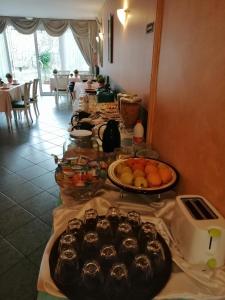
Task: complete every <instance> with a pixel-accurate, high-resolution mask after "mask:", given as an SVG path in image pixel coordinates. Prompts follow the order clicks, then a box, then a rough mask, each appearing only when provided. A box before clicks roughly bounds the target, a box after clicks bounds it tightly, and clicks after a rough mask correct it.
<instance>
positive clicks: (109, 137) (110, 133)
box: [98, 120, 121, 152]
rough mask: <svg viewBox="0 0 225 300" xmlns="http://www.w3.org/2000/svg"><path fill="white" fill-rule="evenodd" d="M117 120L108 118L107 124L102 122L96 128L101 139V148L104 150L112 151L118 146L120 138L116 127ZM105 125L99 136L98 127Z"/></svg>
mask: <svg viewBox="0 0 225 300" xmlns="http://www.w3.org/2000/svg"><path fill="white" fill-rule="evenodd" d="M118 125H119V122H118V121H116V120H109V121H108V122H107V124H102V125H101V126H100V127H99V128H98V137H99V138H100V140H101V141H102V149H103V151H104V152H113V151H114V149H115V148H120V143H121V138H120V131H119V128H118ZM103 126H106V128H105V130H104V132H103V136H102V137H101V136H100V129H101V128H102V127H103Z"/></svg>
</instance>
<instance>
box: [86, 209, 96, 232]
mask: <svg viewBox="0 0 225 300" xmlns="http://www.w3.org/2000/svg"><path fill="white" fill-rule="evenodd" d="M97 221H98V213H97V210H96V209H93V208H90V209H87V210H86V211H85V213H84V226H85V229H86V231H91V230H95V227H96V224H97Z"/></svg>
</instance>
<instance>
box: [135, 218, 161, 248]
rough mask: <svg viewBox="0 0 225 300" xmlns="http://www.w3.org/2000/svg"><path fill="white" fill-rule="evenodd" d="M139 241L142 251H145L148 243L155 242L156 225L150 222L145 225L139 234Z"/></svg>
mask: <svg viewBox="0 0 225 300" xmlns="http://www.w3.org/2000/svg"><path fill="white" fill-rule="evenodd" d="M138 239H139V242H140V246H141V249H142V250H144V249H145V247H146V244H147V242H148V241H154V240H156V239H157V231H156V228H155V225H154V224H152V223H150V222H145V223H143V224H142V226H141V228H140V230H139V233H138Z"/></svg>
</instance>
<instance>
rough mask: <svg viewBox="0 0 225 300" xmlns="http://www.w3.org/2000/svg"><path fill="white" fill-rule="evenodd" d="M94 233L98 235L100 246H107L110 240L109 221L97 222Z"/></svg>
mask: <svg viewBox="0 0 225 300" xmlns="http://www.w3.org/2000/svg"><path fill="white" fill-rule="evenodd" d="M96 232H97V233H98V236H99V239H100V242H101V243H102V244H107V243H109V242H110V241H111V240H112V229H111V225H110V222H109V220H107V219H102V220H98V222H97V225H96Z"/></svg>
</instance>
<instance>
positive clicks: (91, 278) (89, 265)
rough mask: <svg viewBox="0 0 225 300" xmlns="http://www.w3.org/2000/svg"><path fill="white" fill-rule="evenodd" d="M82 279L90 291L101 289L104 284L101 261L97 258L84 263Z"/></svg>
mask: <svg viewBox="0 0 225 300" xmlns="http://www.w3.org/2000/svg"><path fill="white" fill-rule="evenodd" d="M81 280H82V284H83V285H84V287H85V288H86V289H87V290H88V291H90V292H93V293H94V292H95V291H99V289H101V287H102V285H103V280H104V278H103V274H102V271H101V267H100V265H99V263H98V262H97V261H95V260H92V261H88V262H86V263H85V264H84V266H83V269H82V272H81Z"/></svg>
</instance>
